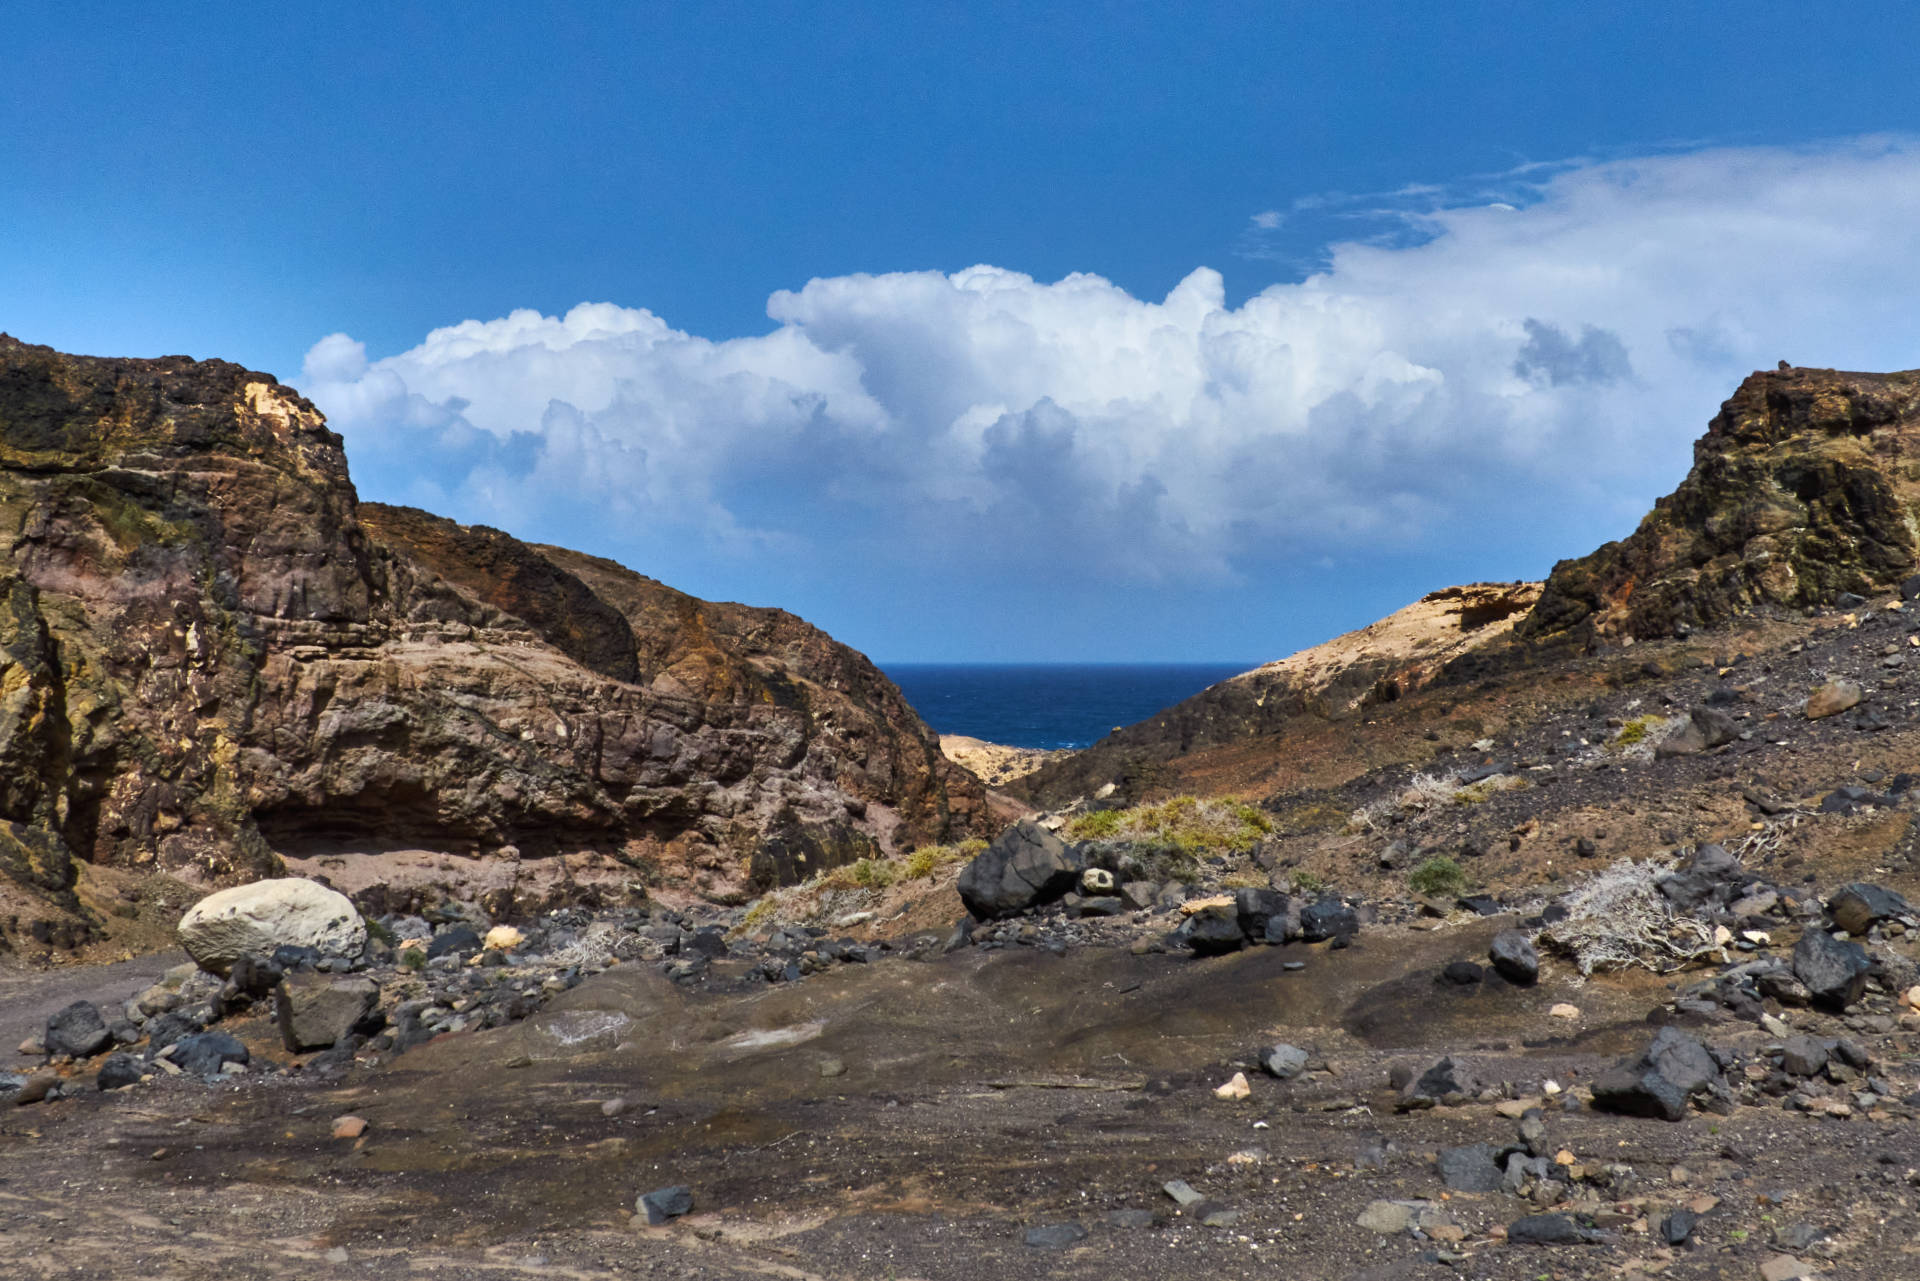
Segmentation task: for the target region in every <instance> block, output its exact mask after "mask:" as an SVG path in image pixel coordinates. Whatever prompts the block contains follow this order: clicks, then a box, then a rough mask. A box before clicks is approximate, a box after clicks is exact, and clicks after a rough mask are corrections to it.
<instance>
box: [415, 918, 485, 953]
mask: <svg viewBox="0 0 1920 1281" xmlns="http://www.w3.org/2000/svg"><path fill="white" fill-rule="evenodd" d="M481 944H482V939H481V938H480V932H479V931H478V930H476V929H474V928H473V927H472V926H471V925H453V926H449V927H447V928H446V929H444V930H441V931H440V932H439V933H438V934H436V935H434V936H433V941H432V942H431V943H429V944H427V959H428V960H429V961H432V960H436V959H438V958H440V957H442V956H465V955H471V954H473V953H474V952H478V951H479V950H480V947H481Z"/></svg>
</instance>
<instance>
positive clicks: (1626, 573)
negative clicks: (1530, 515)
mask: <svg viewBox="0 0 1920 1281" xmlns="http://www.w3.org/2000/svg"><path fill="white" fill-rule="evenodd" d="M1916 514H1920V372H1911V371H1910V372H1907V373H1897V374H1853V373H1841V372H1838V371H1835V370H1831V369H1793V368H1789V367H1782V368H1781V369H1780V370H1779V371H1777V372H1770V373H1757V374H1754V375H1753V376H1751V377H1750V378H1748V379H1747V380H1746V381H1745V382H1744V383H1742V384H1741V385H1740V389H1739V390H1738V391H1736V392H1735V393H1734V394H1733V396H1732V398H1731V399H1729V400H1728V401H1727V402H1726V403H1725V404H1724V405H1722V406H1721V407H1720V412H1719V414H1718V415H1716V416H1715V417H1714V419H1713V421H1712V423H1710V424H1709V425H1708V427H1707V433H1706V435H1704V436H1702V437H1701V438H1700V439H1699V440H1698V441H1696V442H1695V444H1694V447H1693V469H1692V470H1691V471H1690V472H1688V474H1687V478H1686V479H1685V480H1683V481H1681V482H1680V487H1679V488H1678V489H1676V490H1674V491H1673V493H1671V494H1669V495H1667V496H1666V497H1665V498H1662V499H1660V500H1659V501H1658V502H1657V503H1655V504H1654V508H1653V511H1652V512H1650V513H1648V515H1647V517H1646V519H1645V520H1643V521H1641V522H1640V528H1639V529H1637V530H1635V531H1634V532H1633V533H1632V534H1631V535H1629V536H1628V537H1627V538H1625V539H1623V540H1621V541H1620V542H1617V543H1608V544H1606V545H1605V546H1603V547H1601V548H1600V549H1599V550H1598V551H1595V552H1594V553H1592V554H1591V555H1588V556H1583V557H1581V558H1580V559H1578V560H1569V561H1562V562H1560V563H1559V564H1558V565H1556V566H1554V569H1553V574H1552V575H1551V576H1550V577H1549V578H1548V580H1547V585H1546V589H1545V591H1544V592H1543V593H1542V594H1541V597H1540V602H1539V604H1538V605H1536V606H1535V607H1534V609H1533V612H1532V613H1531V614H1530V615H1529V616H1528V617H1527V619H1526V621H1525V622H1524V623H1522V624H1521V626H1520V628H1519V634H1520V635H1521V636H1522V637H1527V638H1541V637H1547V636H1552V635H1554V634H1556V633H1564V632H1569V631H1582V632H1586V633H1592V634H1597V635H1599V636H1602V637H1613V638H1617V637H1624V636H1633V637H1637V638H1639V639H1641V640H1647V639H1651V638H1653V637H1657V636H1670V635H1673V634H1674V633H1675V632H1676V631H1682V632H1684V629H1687V628H1690V627H1700V626H1709V625H1713V624H1717V623H1722V622H1725V621H1727V620H1728V619H1731V618H1734V617H1736V616H1737V615H1740V614H1745V613H1749V612H1751V611H1753V610H1754V609H1756V608H1760V607H1764V606H1769V605H1771V606H1785V607H1789V608H1795V609H1807V608H1811V607H1816V606H1821V605H1831V604H1833V603H1834V602H1835V601H1836V600H1838V599H1839V598H1840V597H1841V596H1842V595H1843V594H1847V593H1851V594H1853V595H1856V596H1871V595H1873V594H1874V593H1875V592H1880V591H1885V590H1888V589H1890V588H1893V587H1896V586H1898V584H1899V583H1900V582H1901V580H1902V579H1904V578H1906V577H1907V576H1908V575H1911V574H1912V573H1913V572H1914V569H1915V566H1916V551H1917V549H1920V524H1916Z"/></svg>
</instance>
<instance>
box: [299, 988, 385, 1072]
mask: <svg viewBox="0 0 1920 1281" xmlns="http://www.w3.org/2000/svg"><path fill="white" fill-rule="evenodd" d="M379 997H380V989H379V988H378V987H376V986H374V983H373V981H372V980H371V979H365V978H360V977H357V976H356V977H351V978H347V977H334V976H332V975H327V974H289V975H287V977H286V978H285V979H283V980H282V981H281V983H280V987H279V990H278V991H277V992H275V993H274V1013H275V1017H276V1019H277V1020H278V1022H279V1025H280V1039H281V1040H282V1041H283V1042H284V1043H285V1044H286V1047H287V1049H289V1050H291V1051H293V1052H294V1053H295V1054H299V1053H302V1052H304V1051H307V1050H324V1049H326V1048H328V1047H329V1046H332V1045H335V1044H337V1043H338V1042H340V1041H344V1040H345V1039H346V1038H347V1036H348V1035H349V1034H350V1033H352V1032H354V1031H355V1030H365V1029H364V1027H363V1024H365V1023H366V1021H367V1019H368V1017H369V1016H370V1015H371V1014H372V1013H373V1009H374V1003H375V1002H376V1001H377V1000H378V999H379Z"/></svg>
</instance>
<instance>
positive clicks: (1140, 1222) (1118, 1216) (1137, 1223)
mask: <svg viewBox="0 0 1920 1281" xmlns="http://www.w3.org/2000/svg"><path fill="white" fill-rule="evenodd" d="M1107 1224H1108V1226H1110V1227H1116V1228H1150V1227H1152V1226H1153V1211H1152V1210H1135V1209H1121V1210H1108V1211H1107Z"/></svg>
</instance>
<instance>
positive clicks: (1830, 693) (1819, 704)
mask: <svg viewBox="0 0 1920 1281" xmlns="http://www.w3.org/2000/svg"><path fill="white" fill-rule="evenodd" d="M1861 697H1862V695H1861V693H1860V687H1859V686H1858V685H1856V684H1854V683H1853V682H1852V681H1847V680H1838V681H1829V682H1827V683H1826V684H1825V685H1822V686H1820V687H1819V688H1818V689H1816V690H1814V691H1813V693H1811V694H1809V695H1808V696H1807V706H1806V715H1807V719H1808V720H1810V721H1817V720H1821V719H1823V718H1825V717H1828V716H1837V715H1838V714H1839V713H1841V712H1844V711H1846V710H1847V709H1848V708H1850V707H1856V706H1858V705H1859V703H1860V699H1861Z"/></svg>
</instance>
